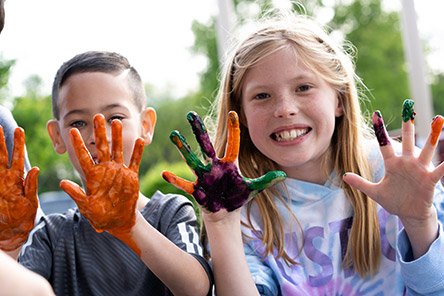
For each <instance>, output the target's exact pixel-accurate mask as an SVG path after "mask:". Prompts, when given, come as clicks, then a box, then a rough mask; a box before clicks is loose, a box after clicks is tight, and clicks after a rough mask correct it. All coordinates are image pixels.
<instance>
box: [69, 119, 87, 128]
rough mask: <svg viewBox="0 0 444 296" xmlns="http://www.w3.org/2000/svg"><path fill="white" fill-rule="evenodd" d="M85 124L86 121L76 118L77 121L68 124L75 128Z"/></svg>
mask: <svg viewBox="0 0 444 296" xmlns="http://www.w3.org/2000/svg"><path fill="white" fill-rule="evenodd" d="M85 125H86V123H85V122H84V121H81V120H77V121H74V122H72V123H71V124H70V125H69V126H71V127H75V128H81V127H83V126H85Z"/></svg>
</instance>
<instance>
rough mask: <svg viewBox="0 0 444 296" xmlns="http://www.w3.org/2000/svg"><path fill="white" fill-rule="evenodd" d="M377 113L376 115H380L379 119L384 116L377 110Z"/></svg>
mask: <svg viewBox="0 0 444 296" xmlns="http://www.w3.org/2000/svg"><path fill="white" fill-rule="evenodd" d="M375 113H376V115H378V117H379V118H382V114H381V111H379V110H376V111H375Z"/></svg>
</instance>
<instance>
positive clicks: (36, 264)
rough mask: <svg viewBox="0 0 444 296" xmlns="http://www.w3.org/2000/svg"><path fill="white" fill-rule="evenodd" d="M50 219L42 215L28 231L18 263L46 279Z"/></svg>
mask: <svg viewBox="0 0 444 296" xmlns="http://www.w3.org/2000/svg"><path fill="white" fill-rule="evenodd" d="M49 224H51V222H50V221H48V220H47V218H46V217H44V218H43V219H42V220H41V221H40V223H39V224H37V225H36V226H35V227H34V228H33V230H32V231H31V232H30V233H29V236H28V240H27V241H26V243H25V244H24V245H23V246H22V249H21V251H20V255H19V263H21V264H22V265H23V266H25V267H26V268H28V269H30V270H32V271H34V272H36V273H38V274H40V275H41V276H43V277H44V278H46V279H47V280H49V278H50V276H51V266H52V245H51V234H50V233H49V231H48V228H49V227H48V225H49Z"/></svg>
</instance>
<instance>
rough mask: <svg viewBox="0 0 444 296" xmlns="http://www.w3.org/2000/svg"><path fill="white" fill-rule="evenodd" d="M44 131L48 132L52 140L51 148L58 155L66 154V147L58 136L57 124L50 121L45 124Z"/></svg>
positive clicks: (54, 121)
mask: <svg viewBox="0 0 444 296" xmlns="http://www.w3.org/2000/svg"><path fill="white" fill-rule="evenodd" d="M46 129H47V130H48V134H49V137H50V138H51V140H52V146H53V147H54V150H55V152H57V153H58V154H63V153H65V152H66V145H65V142H64V141H63V139H62V136H61V135H60V127H59V123H58V122H57V121H56V120H50V121H48V123H47V124H46Z"/></svg>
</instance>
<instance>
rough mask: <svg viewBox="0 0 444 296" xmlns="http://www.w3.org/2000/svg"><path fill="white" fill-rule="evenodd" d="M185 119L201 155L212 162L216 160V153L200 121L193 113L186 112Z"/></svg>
mask: <svg viewBox="0 0 444 296" xmlns="http://www.w3.org/2000/svg"><path fill="white" fill-rule="evenodd" d="M187 119H188V122H189V123H190V125H191V128H192V130H193V134H194V135H195V137H196V141H197V143H199V146H200V147H201V149H202V152H203V154H204V155H206V156H208V157H209V158H210V159H212V160H214V159H215V158H216V152H215V151H214V148H213V144H212V143H211V141H210V137H209V136H208V133H207V129H206V127H205V124H204V123H203V121H202V119H201V118H200V117H199V115H198V114H197V113H196V112H194V111H190V112H188V114H187Z"/></svg>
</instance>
